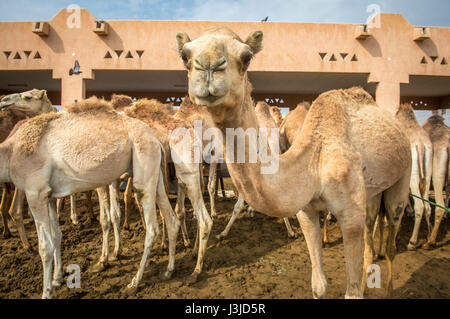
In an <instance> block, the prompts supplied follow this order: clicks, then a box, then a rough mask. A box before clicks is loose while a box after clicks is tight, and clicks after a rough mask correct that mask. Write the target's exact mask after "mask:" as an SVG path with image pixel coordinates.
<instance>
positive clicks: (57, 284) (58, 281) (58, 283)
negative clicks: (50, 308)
mask: <svg viewBox="0 0 450 319" xmlns="http://www.w3.org/2000/svg"><path fill="white" fill-rule="evenodd" d="M62 283H63V279H62V278H58V279H53V281H52V286H53V287H61V285H62Z"/></svg>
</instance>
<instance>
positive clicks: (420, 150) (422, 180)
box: [416, 145, 426, 196]
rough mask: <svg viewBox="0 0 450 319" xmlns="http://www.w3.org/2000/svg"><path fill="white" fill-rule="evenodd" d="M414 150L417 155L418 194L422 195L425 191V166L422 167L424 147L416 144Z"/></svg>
mask: <svg viewBox="0 0 450 319" xmlns="http://www.w3.org/2000/svg"><path fill="white" fill-rule="evenodd" d="M416 151H417V157H418V163H417V164H418V165H419V190H420V195H421V196H423V194H424V193H425V188H426V181H425V167H424V158H425V153H424V148H423V147H421V146H420V145H416Z"/></svg>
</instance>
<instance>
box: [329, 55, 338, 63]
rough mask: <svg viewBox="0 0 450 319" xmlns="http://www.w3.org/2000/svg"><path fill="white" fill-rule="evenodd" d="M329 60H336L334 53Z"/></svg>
mask: <svg viewBox="0 0 450 319" xmlns="http://www.w3.org/2000/svg"><path fill="white" fill-rule="evenodd" d="M330 61H333V62H334V61H337V60H336V57H335V56H334V53H333V54H332V55H331V58H330Z"/></svg>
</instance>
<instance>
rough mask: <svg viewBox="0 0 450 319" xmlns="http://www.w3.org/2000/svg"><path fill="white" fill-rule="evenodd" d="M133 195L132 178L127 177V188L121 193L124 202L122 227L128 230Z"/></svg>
mask: <svg viewBox="0 0 450 319" xmlns="http://www.w3.org/2000/svg"><path fill="white" fill-rule="evenodd" d="M132 196H133V178H132V177H129V178H128V181H127V188H126V189H125V193H124V194H123V201H124V202H125V217H124V221H123V229H126V230H129V229H130V225H129V224H128V217H129V215H130V209H131V198H132Z"/></svg>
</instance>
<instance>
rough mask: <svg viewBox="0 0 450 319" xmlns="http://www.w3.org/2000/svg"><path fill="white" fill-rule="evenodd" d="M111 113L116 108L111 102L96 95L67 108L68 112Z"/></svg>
mask: <svg viewBox="0 0 450 319" xmlns="http://www.w3.org/2000/svg"><path fill="white" fill-rule="evenodd" d="M98 112H103V113H109V112H114V108H113V105H112V103H111V102H108V101H106V100H104V99H100V98H98V97H96V96H93V97H90V98H88V99H86V100H82V101H80V102H77V103H74V104H72V105H71V106H69V107H68V108H67V113H73V114H74V113H86V114H93V113H98Z"/></svg>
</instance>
